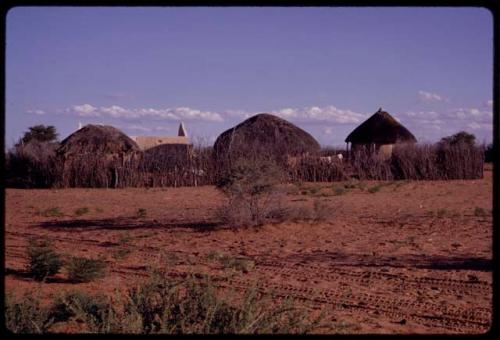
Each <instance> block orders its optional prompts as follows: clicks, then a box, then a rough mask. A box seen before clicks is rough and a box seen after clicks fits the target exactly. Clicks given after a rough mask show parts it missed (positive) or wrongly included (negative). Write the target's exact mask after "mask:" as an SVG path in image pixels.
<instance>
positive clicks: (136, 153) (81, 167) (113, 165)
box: [57, 124, 141, 188]
mask: <svg viewBox="0 0 500 340" xmlns="http://www.w3.org/2000/svg"><path fill="white" fill-rule="evenodd" d="M140 156H141V151H140V149H139V147H138V146H137V144H136V143H135V142H134V141H133V140H132V139H130V138H129V137H128V136H127V135H125V134H124V133H123V132H121V131H120V130H118V129H116V128H115V127H113V126H109V125H90V124H89V125H86V126H84V127H83V128H81V129H79V130H77V131H76V132H74V133H73V134H71V135H70V136H68V137H67V138H66V139H64V140H63V141H62V142H61V145H60V147H59V148H58V150H57V157H58V159H59V161H60V162H61V163H62V181H61V182H62V183H61V184H62V186H64V187H106V188H107V187H123V186H126V185H128V184H130V183H127V181H130V178H131V175H132V174H133V173H136V171H135V168H136V167H137V165H138V162H137V161H138V160H139V159H140Z"/></svg>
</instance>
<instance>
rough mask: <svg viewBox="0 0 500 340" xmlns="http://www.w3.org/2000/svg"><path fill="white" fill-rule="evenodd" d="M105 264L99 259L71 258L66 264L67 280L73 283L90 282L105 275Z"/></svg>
mask: <svg viewBox="0 0 500 340" xmlns="http://www.w3.org/2000/svg"><path fill="white" fill-rule="evenodd" d="M105 269H106V262H105V261H103V260H101V259H89V258H85V257H71V258H70V259H69V260H68V261H67V263H66V270H67V271H68V279H69V280H71V281H73V282H90V281H93V280H95V279H98V278H102V277H104V275H105Z"/></svg>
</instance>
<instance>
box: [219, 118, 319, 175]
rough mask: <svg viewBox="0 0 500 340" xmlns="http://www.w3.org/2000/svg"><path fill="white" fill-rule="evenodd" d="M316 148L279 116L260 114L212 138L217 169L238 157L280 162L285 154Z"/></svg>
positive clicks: (307, 151) (310, 139) (285, 156)
mask: <svg viewBox="0 0 500 340" xmlns="http://www.w3.org/2000/svg"><path fill="white" fill-rule="evenodd" d="M319 150H320V145H319V144H318V142H317V141H316V140H315V139H314V138H313V137H312V136H311V135H310V134H309V133H307V132H306V131H304V130H302V129H300V128H299V127H297V126H295V125H293V124H292V123H290V122H288V121H286V120H284V119H282V118H279V117H276V116H273V115H271V114H268V113H260V114H257V115H255V116H252V117H250V118H248V119H247V120H245V121H243V122H241V123H240V124H238V125H236V126H234V127H233V128H231V129H229V130H227V131H225V132H223V133H222V134H221V135H220V136H219V137H218V138H217V140H216V141H215V144H214V158H215V160H216V164H217V168H218V169H221V168H224V167H226V166H227V165H228V164H230V162H232V161H235V160H236V159H237V158H239V157H249V156H255V155H257V156H267V157H271V158H273V159H274V160H275V161H276V162H278V164H284V162H286V161H287V159H288V156H298V155H306V154H314V153H316V152H318V151H319ZM228 162H229V163H228Z"/></svg>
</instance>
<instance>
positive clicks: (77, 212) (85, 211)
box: [75, 207, 90, 216]
mask: <svg viewBox="0 0 500 340" xmlns="http://www.w3.org/2000/svg"><path fill="white" fill-rule="evenodd" d="M89 212H90V209H89V208H87V207H83V208H78V209H76V210H75V215H76V216H82V215H85V214H88V213H89Z"/></svg>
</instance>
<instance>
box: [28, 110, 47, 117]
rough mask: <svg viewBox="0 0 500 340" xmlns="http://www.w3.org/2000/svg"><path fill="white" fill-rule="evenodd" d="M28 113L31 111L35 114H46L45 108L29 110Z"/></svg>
mask: <svg viewBox="0 0 500 340" xmlns="http://www.w3.org/2000/svg"><path fill="white" fill-rule="evenodd" d="M26 113H31V114H35V115H40V116H41V115H44V114H45V111H43V110H27V111H26Z"/></svg>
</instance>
